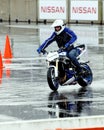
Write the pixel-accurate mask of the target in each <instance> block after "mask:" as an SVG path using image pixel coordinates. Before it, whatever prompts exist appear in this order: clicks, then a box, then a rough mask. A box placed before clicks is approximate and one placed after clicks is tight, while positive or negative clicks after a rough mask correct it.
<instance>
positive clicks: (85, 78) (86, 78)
mask: <svg viewBox="0 0 104 130" xmlns="http://www.w3.org/2000/svg"><path fill="white" fill-rule="evenodd" d="M81 66H82V68H83V71H85V74H84V75H82V76H81V77H80V78H78V84H79V85H80V86H82V87H86V86H88V85H90V84H91V83H92V80H93V74H92V70H91V69H90V67H89V65H87V64H82V65H81Z"/></svg>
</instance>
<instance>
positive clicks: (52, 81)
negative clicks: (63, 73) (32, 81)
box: [47, 67, 59, 91]
mask: <svg viewBox="0 0 104 130" xmlns="http://www.w3.org/2000/svg"><path fill="white" fill-rule="evenodd" d="M47 82H48V85H49V87H50V89H51V90H53V91H57V90H58V87H59V81H58V79H57V78H56V77H55V70H54V68H53V67H51V68H49V69H48V71H47Z"/></svg>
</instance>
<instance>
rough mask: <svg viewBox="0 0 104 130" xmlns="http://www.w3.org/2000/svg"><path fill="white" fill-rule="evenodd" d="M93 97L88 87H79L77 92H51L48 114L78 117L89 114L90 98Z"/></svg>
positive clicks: (52, 116)
mask: <svg viewBox="0 0 104 130" xmlns="http://www.w3.org/2000/svg"><path fill="white" fill-rule="evenodd" d="M92 97H93V94H92V89H91V88H90V87H86V88H80V89H79V90H78V92H71V93H68V92H64V93H59V92H58V91H56V92H51V93H50V94H49V100H48V101H49V103H48V107H49V111H48V112H49V116H51V118H56V117H60V118H62V117H78V116H85V115H91V107H90V105H91V103H92V101H91V99H92Z"/></svg>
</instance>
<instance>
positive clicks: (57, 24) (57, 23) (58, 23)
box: [51, 19, 65, 35]
mask: <svg viewBox="0 0 104 130" xmlns="http://www.w3.org/2000/svg"><path fill="white" fill-rule="evenodd" d="M51 27H54V29H55V32H56V34H57V35H59V34H60V33H61V32H62V31H63V30H64V28H65V24H64V22H63V20H60V19H58V20H55V21H54V22H53V24H52V25H51Z"/></svg>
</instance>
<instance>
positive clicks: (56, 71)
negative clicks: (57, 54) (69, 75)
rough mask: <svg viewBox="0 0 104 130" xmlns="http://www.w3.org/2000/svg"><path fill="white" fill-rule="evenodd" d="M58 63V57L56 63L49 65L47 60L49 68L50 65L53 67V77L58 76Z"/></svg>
mask: <svg viewBox="0 0 104 130" xmlns="http://www.w3.org/2000/svg"><path fill="white" fill-rule="evenodd" d="M58 63H59V60H58V59H57V60H56V65H50V63H49V62H48V68H50V67H53V68H54V71H55V77H56V78H57V77H58Z"/></svg>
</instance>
